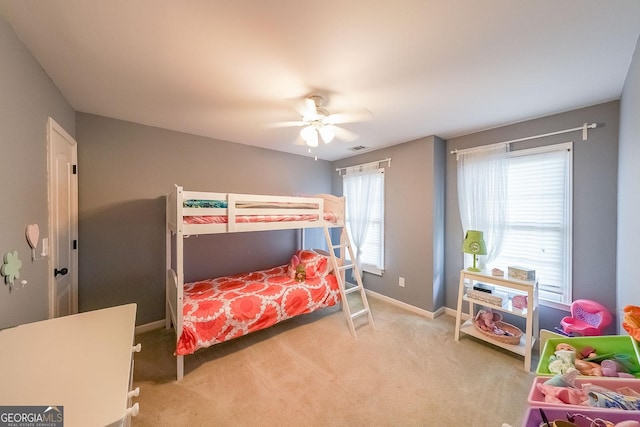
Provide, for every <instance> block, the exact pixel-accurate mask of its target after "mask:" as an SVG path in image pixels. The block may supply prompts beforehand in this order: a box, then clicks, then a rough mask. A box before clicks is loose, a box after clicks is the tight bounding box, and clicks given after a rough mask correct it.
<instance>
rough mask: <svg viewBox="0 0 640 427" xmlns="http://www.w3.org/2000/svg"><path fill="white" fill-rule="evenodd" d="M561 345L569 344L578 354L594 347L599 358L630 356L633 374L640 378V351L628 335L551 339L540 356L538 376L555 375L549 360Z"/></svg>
mask: <svg viewBox="0 0 640 427" xmlns="http://www.w3.org/2000/svg"><path fill="white" fill-rule="evenodd" d="M560 343H567V344H569V345H570V346H572V347H574V348H575V349H576V351H578V352H579V351H580V350H582V349H583V348H585V347H587V346H589V347H593V348H594V349H595V352H596V354H597V355H598V356H599V357H605V356H610V357H611V358H612V357H613V355H614V354H626V355H629V360H630V363H631V364H632V365H633V369H632V372H631V374H633V375H634V376H636V377H638V378H640V362H639V361H640V352H639V351H638V343H637V342H636V341H635V340H634V339H633V338H631V337H630V336H627V335H605V336H596V337H558V338H549V339H548V340H547V341H546V343H545V344H544V349H543V351H542V354H541V355H540V361H539V362H538V369H537V370H536V374H537V375H539V376H552V375H554V374H552V373H551V372H549V358H550V357H551V356H552V355H553V354H554V352H555V351H556V346H557V345H558V344H560Z"/></svg>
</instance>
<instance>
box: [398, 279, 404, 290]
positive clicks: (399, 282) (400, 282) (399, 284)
mask: <svg viewBox="0 0 640 427" xmlns="http://www.w3.org/2000/svg"><path fill="white" fill-rule="evenodd" d="M398 286H400V287H402V288H404V277H401V278H400V279H399V280H398Z"/></svg>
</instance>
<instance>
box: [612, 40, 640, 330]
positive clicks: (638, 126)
mask: <svg viewBox="0 0 640 427" xmlns="http://www.w3.org/2000/svg"><path fill="white" fill-rule="evenodd" d="M618 159H619V160H618V161H619V165H618V251H617V253H618V265H617V267H618V271H617V279H618V286H617V289H618V301H617V306H618V313H621V310H622V309H623V308H624V306H625V305H638V306H640V285H638V280H637V277H636V273H637V268H636V263H637V262H638V254H639V251H638V244H637V240H638V239H637V237H638V236H640V219H638V212H640V191H638V185H639V184H640V41H639V42H638V44H637V45H636V51H635V54H634V57H633V61H632V63H631V67H630V68H629V73H628V74H627V80H626V82H625V85H624V89H623V91H622V98H621V100H620V152H619V156H618ZM619 326H620V325H619ZM620 331H621V332H624V330H623V329H622V328H620Z"/></svg>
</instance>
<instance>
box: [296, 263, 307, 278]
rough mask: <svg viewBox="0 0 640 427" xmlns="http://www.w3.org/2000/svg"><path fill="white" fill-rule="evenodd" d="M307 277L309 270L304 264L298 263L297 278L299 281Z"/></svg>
mask: <svg viewBox="0 0 640 427" xmlns="http://www.w3.org/2000/svg"><path fill="white" fill-rule="evenodd" d="M306 278H307V272H306V270H305V268H304V264H298V265H296V276H295V279H296V281H297V282H304V281H305V279H306Z"/></svg>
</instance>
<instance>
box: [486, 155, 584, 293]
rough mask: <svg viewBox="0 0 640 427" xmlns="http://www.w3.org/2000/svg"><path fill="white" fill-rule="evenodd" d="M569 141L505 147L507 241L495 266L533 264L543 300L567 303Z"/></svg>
mask: <svg viewBox="0 0 640 427" xmlns="http://www.w3.org/2000/svg"><path fill="white" fill-rule="evenodd" d="M572 152H573V150H572V143H566V144H558V145H552V146H546V147H540V148H535V149H530V150H519V151H513V152H511V153H509V159H508V186H507V215H506V230H505V236H506V238H505V241H504V244H503V247H502V251H501V252H500V254H499V255H498V257H497V258H496V259H495V261H494V262H492V265H493V266H498V267H500V268H503V269H506V268H507V267H508V266H524V267H530V268H533V269H535V271H536V278H537V279H538V282H539V297H540V299H541V300H544V301H547V302H553V303H558V304H566V305H568V304H570V303H571V300H572V296H571V265H572V263H571V235H572V231H571V230H572V228H571V218H572V199H573V197H572V188H573V185H572V175H573V173H572V163H573V157H572Z"/></svg>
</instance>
